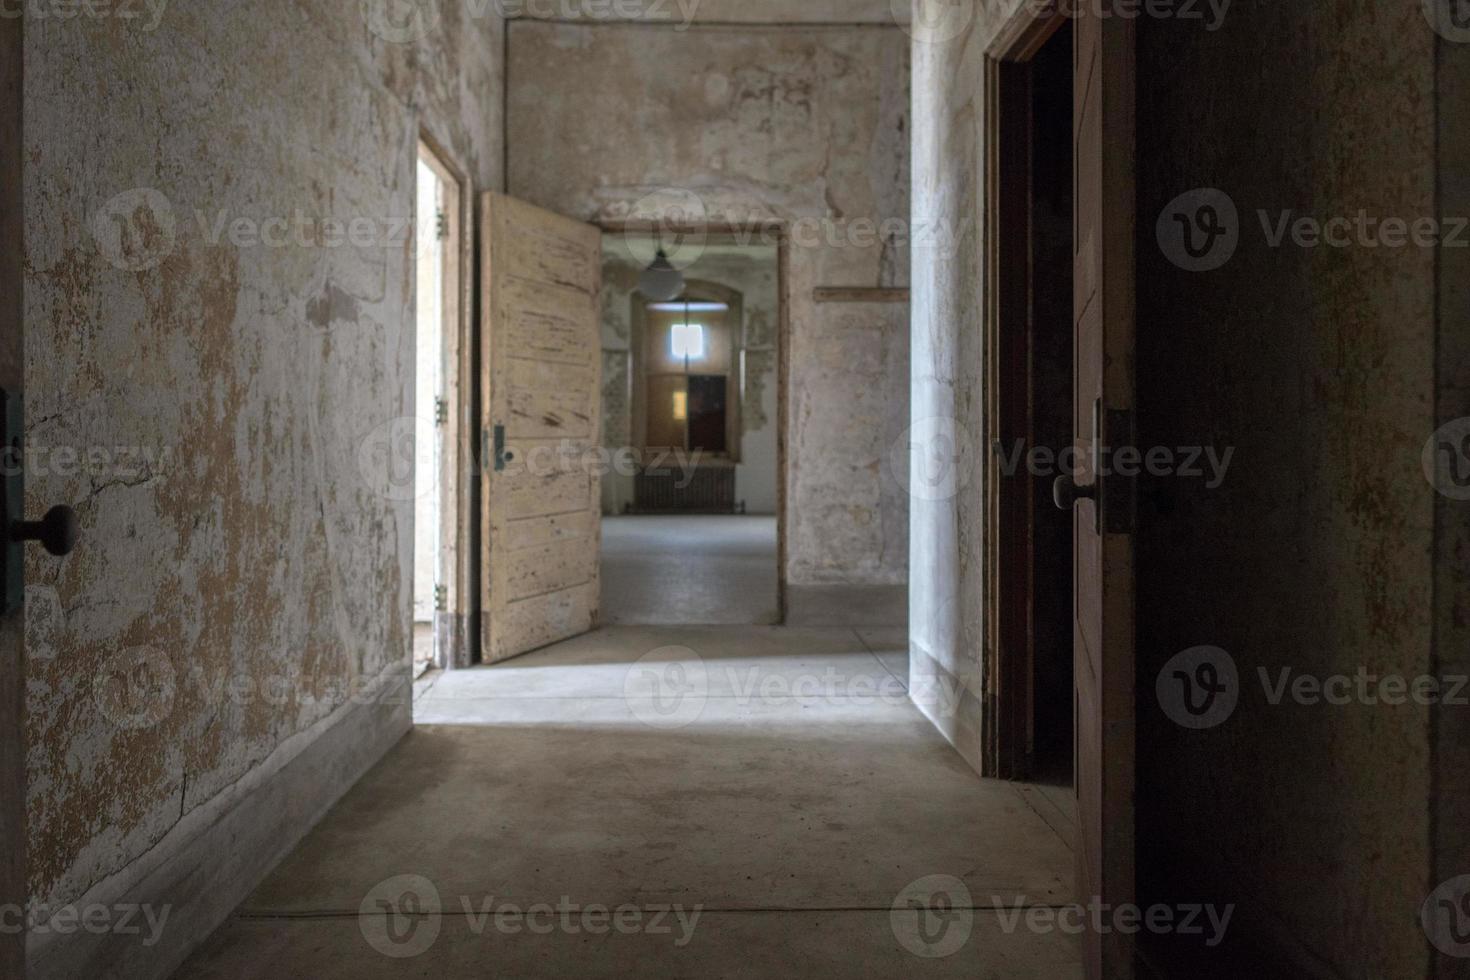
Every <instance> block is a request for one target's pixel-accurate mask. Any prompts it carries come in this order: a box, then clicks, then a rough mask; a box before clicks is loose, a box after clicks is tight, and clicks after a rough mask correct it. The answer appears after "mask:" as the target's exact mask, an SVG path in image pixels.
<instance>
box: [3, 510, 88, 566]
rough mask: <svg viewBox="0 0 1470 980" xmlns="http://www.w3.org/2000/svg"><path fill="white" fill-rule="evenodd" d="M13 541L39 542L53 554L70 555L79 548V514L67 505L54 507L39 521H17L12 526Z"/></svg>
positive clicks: (58, 555)
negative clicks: (74, 549)
mask: <svg viewBox="0 0 1470 980" xmlns="http://www.w3.org/2000/svg"><path fill="white" fill-rule="evenodd" d="M10 537H11V540H13V541H39V542H41V545H42V546H43V547H44V548H45V549H46V550H47V551H49V552H51V554H53V555H56V556H57V557H61V556H62V555H69V554H71V551H72V549H73V548H75V547H76V546H77V512H76V511H74V510H72V509H71V508H70V507H67V506H65V505H62V506H58V507H52V508H51V509H50V510H48V511H47V512H46V516H45V517H43V518H41V519H40V520H39V521H16V522H15V523H14V524H12V525H10Z"/></svg>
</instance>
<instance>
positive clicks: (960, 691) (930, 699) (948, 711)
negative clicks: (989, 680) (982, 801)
mask: <svg viewBox="0 0 1470 980" xmlns="http://www.w3.org/2000/svg"><path fill="white" fill-rule="evenodd" d="M909 699H910V700H912V701H913V702H914V704H915V705H916V706H918V709H919V710H920V711H921V712H923V714H924V717H926V718H928V719H929V720H930V721H931V722H933V723H934V727H935V728H937V729H939V734H941V735H943V736H944V738H945V740H946V741H948V742H949V744H950V745H952V746H954V749H955V751H956V752H958V753H959V754H960V756H961V758H963V759H964V760H965V762H967V763H968V764H969V766H970V768H972V769H974V770H975V772H976V773H977V774H978V775H980V776H984V775H985V764H984V745H985V742H984V727H983V725H984V718H985V712H984V706H983V705H982V703H981V701H980V698H979V697H978V696H977V695H976V694H975V692H974V691H972V690H970V689H969V688H967V687H964V686H962V685H961V684H960V682H959V679H958V678H956V677H955V675H954V674H952V673H951V672H950V671H949V670H948V669H947V668H946V667H945V666H944V665H943V664H941V663H940V662H939V661H938V660H935V659H934V658H933V657H932V656H930V655H929V653H928V651H926V650H924V649H922V648H921V647H919V646H918V645H917V644H914V643H910V644H909Z"/></svg>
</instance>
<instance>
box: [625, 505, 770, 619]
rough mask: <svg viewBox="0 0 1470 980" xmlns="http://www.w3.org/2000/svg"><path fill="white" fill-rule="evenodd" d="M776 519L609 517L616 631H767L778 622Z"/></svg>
mask: <svg viewBox="0 0 1470 980" xmlns="http://www.w3.org/2000/svg"><path fill="white" fill-rule="evenodd" d="M776 589H777V584H776V519H775V518H774V517H721V516H714V517H704V516H690V517H681V516H671V517H662V516H659V517H604V518H603V519H602V617H603V622H605V623H607V624H609V625H671V626H677V625H748V624H756V625H764V624H769V623H774V622H776V621H777V620H778V618H779V615H780V614H779V610H778V607H777V597H776Z"/></svg>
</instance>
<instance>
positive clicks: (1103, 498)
mask: <svg viewBox="0 0 1470 980" xmlns="http://www.w3.org/2000/svg"><path fill="white" fill-rule="evenodd" d="M1077 13H1078V18H1077V20H1076V22H1075V33H1074V45H1075V47H1074V61H1073V67H1074V69H1075V76H1074V78H1075V83H1074V84H1075V86H1076V92H1075V97H1074V103H1073V104H1074V106H1075V109H1076V111H1075V114H1074V120H1073V126H1074V127H1075V146H1076V203H1075V205H1074V206H1075V209H1076V212H1075V214H1076V222H1075V234H1074V238H1073V242H1074V249H1075V263H1074V272H1075V279H1074V289H1075V290H1076V295H1075V302H1074V306H1073V309H1074V313H1075V320H1074V323H1075V329H1074V336H1075V347H1074V356H1075V370H1076V377H1075V382H1074V389H1073V394H1074V398H1075V401H1074V404H1075V406H1076V414H1075V418H1076V426H1075V438H1076V445H1077V447H1078V448H1079V450H1081V459H1080V460H1079V461H1080V462H1081V464H1082V465H1081V467H1080V469H1081V472H1080V473H1079V474H1078V477H1077V482H1078V483H1079V484H1087V485H1097V486H1099V490H1098V496H1097V498H1096V500H1090V499H1083V500H1080V501H1079V502H1078V503H1077V505H1076V506H1075V508H1074V516H1073V521H1074V525H1073V540H1074V542H1075V544H1074V549H1075V551H1074V555H1073V561H1074V569H1075V571H1074V576H1075V582H1074V586H1075V590H1076V592H1075V595H1076V599H1075V603H1076V605H1075V615H1074V623H1073V649H1074V661H1075V675H1076V699H1075V710H1076V722H1077V724H1076V733H1077V734H1076V755H1077V758H1076V774H1077V775H1076V780H1077V811H1078V836H1079V846H1078V848H1077V863H1078V867H1077V878H1078V889H1079V895H1078V898H1079V900H1080V901H1082V902H1084V903H1087V902H1094V901H1095V902H1101V903H1105V904H1107V905H1110V906H1112V907H1114V908H1116V907H1117V906H1118V905H1119V904H1121V903H1125V902H1132V901H1133V900H1134V898H1135V896H1134V866H1133V853H1134V852H1133V848H1134V826H1133V792H1134V690H1135V677H1134V669H1133V662H1134V653H1133V641H1134V623H1133V538H1132V534H1131V531H1132V524H1133V521H1132V518H1133V515H1132V506H1133V494H1132V492H1131V487H1128V486H1127V485H1126V484H1125V483H1123V482H1121V481H1120V478H1118V477H1116V476H1107V477H1101V478H1100V477H1099V475H1098V473H1097V470H1098V467H1097V466H1096V462H1095V457H1094V455H1093V450H1094V448H1095V447H1097V446H1098V445H1099V444H1101V446H1103V447H1116V446H1124V445H1131V444H1132V443H1133V433H1132V432H1131V427H1132V424H1131V419H1132V409H1133V390H1134V382H1133V362H1134V347H1133V337H1134V322H1133V321H1134V309H1135V304H1134V255H1133V249H1134V244H1133V241H1134V239H1133V235H1134V207H1135V197H1134V152H1135V146H1134V128H1135V127H1134V102H1135V94H1134V67H1133V38H1134V32H1133V21H1132V20H1125V19H1122V18H1108V19H1101V18H1099V17H1098V16H1097V15H1096V14H1095V13H1090V12H1088V11H1086V10H1084V9H1083V8H1082V7H1081V6H1079V7H1078V8H1077ZM1083 941H1084V965H1085V968H1086V975H1087V977H1089V978H1104V977H1106V978H1126V977H1131V976H1132V975H1133V955H1132V943H1131V937H1129V936H1126V935H1123V934H1121V933H1119V932H1117V931H1116V930H1111V931H1106V932H1104V933H1101V934H1099V933H1096V932H1091V931H1089V932H1088V933H1086V934H1085V935H1084V937H1083Z"/></svg>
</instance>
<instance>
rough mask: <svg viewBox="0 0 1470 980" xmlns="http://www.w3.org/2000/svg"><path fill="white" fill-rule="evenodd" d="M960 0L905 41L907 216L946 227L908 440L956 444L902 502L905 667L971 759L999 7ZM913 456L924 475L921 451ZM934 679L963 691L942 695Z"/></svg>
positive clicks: (917, 309)
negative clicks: (992, 75) (991, 58)
mask: <svg viewBox="0 0 1470 980" xmlns="http://www.w3.org/2000/svg"><path fill="white" fill-rule="evenodd" d="M919 2H920V3H926V2H929V0H919ZM960 6H961V8H962V13H963V16H962V17H961V19H960V20H959V21H957V22H955V24H954V27H955V30H954V32H953V33H951V32H941V33H938V34H932V35H931V34H927V33H925V34H918V35H916V37H915V40H914V45H913V65H914V82H913V87H914V109H913V116H914V133H913V167H914V190H913V223H914V226H915V227H925V226H932V227H945V228H948V229H949V232H950V234H949V235H948V237H947V238H944V239H939V238H935V239H934V240H932V241H930V242H929V243H928V244H926V245H925V246H923V247H919V246H916V247H915V248H914V250H913V273H912V279H913V323H912V330H913V336H912V343H913V366H912V372H911V373H912V399H913V410H912V414H913V418H914V421H915V426H916V431H915V433H914V439H913V441H914V443H915V445H916V446H917V447H918V448H920V449H922V448H924V447H927V446H931V445H941V444H946V441H947V444H949V445H952V446H954V447H955V448H956V449H957V450H958V451H957V452H955V453H954V454H953V466H954V469H953V474H952V476H951V477H950V478H949V479H948V480H947V481H943V480H941V481H932V487H931V489H930V490H929V492H926V493H921V494H916V495H915V496H914V497H913V500H912V503H911V506H910V510H909V521H910V530H909V540H910V548H909V624H910V625H909V648H910V649H909V653H910V657H909V660H910V668H909V670H910V674H911V678H912V683H911V685H910V687H911V689H912V690H914V691H915V702H916V703H917V704H918V705H919V707H920V708H921V709H922V710H923V711H924V712H925V713H926V714H927V715H928V716H929V718H930V719H931V720H932V721H933V722H934V724H935V725H936V726H937V727H938V728H939V730H940V731H941V732H942V733H943V734H944V735H945V737H946V738H948V739H949V740H950V741H951V742H952V743H953V744H954V746H955V748H956V749H958V750H959V752H960V754H962V755H963V756H964V757H965V758H966V759H967V760H968V761H969V762H970V764H971V765H972V766H974V767H975V768H976V769H979V768H980V760H981V744H980V733H981V731H982V727H981V724H982V720H981V713H980V705H981V701H982V692H983V690H984V687H983V678H982V677H981V650H982V647H983V640H984V635H985V633H984V627H985V623H984V596H985V583H984V582H983V581H982V579H981V574H982V568H983V564H984V552H983V539H982V530H983V525H984V516H985V515H984V509H983V507H984V502H983V501H982V499H981V494H980V488H981V487H982V486H983V479H982V465H983V463H984V460H983V459H982V458H981V454H980V453H978V452H976V451H975V447H976V446H977V445H978V442H977V440H978V439H979V438H980V435H981V434H982V433H983V432H984V431H985V420H984V418H983V417H982V414H981V408H982V406H983V404H984V401H985V398H984V393H983V392H982V390H981V377H982V366H983V364H984V360H983V351H982V350H981V333H982V328H983V320H982V315H981V311H982V310H983V309H984V303H985V298H984V297H983V296H982V295H981V270H982V269H983V267H984V256H983V255H982V254H981V251H980V229H981V228H982V227H983V225H982V221H983V215H982V214H981V206H982V195H981V190H982V185H981V183H980V181H981V176H982V175H981V173H980V170H979V166H980V161H981V160H983V159H984V158H985V149H984V147H983V146H982V130H981V119H980V113H981V110H982V107H983V106H984V105H985V97H984V92H983V91H982V85H983V78H984V57H983V54H984V50H985V46H986V45H987V44H988V43H989V42H990V39H991V38H992V37H993V36H994V34H995V32H996V30H997V29H998V28H999V25H1000V23H1001V18H1000V17H999V16H998V15H996V14H995V13H993V12H992V11H991V10H990V8H989V6H988V5H986V6H981V5H980V4H978V3H970V4H969V6H968V9H964V8H965V5H963V4H962V5H960ZM911 465H912V466H913V467H914V474H915V478H916V479H920V480H921V481H922V475H921V474H920V471H919V470H918V466H919V465H920V458H919V457H918V455H917V454H916V458H915V460H914V461H913V462H912V464H911ZM922 482H929V481H922ZM930 678H935V679H938V680H939V681H942V683H937V684H936V683H931V682H930V681H929V680H928V679H930ZM926 691H927V692H930V693H927V694H926V693H925V692H926ZM938 691H955V692H958V695H957V697H955V698H952V699H949V698H939V697H937V696H935V695H936V694H937V692H938Z"/></svg>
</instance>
